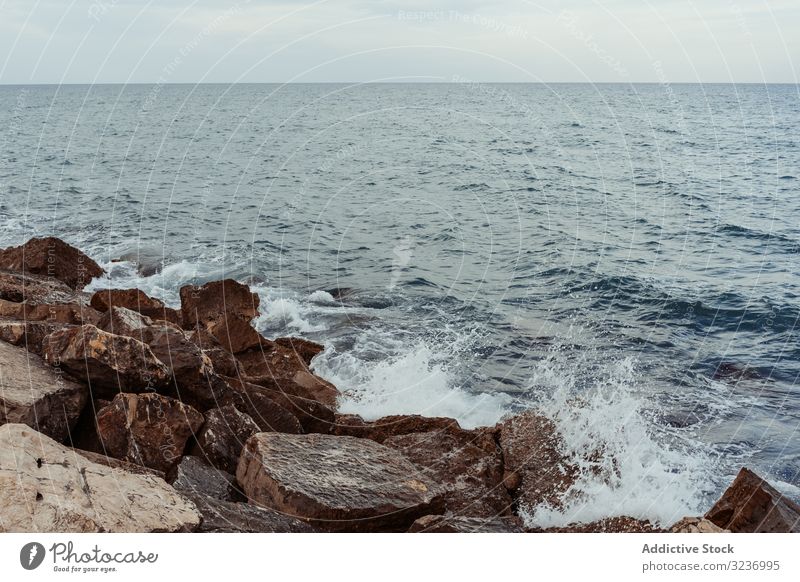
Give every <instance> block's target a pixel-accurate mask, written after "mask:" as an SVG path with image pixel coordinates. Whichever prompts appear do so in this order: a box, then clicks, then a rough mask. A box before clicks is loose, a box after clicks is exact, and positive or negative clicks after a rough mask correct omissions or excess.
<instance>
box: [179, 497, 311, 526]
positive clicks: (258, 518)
mask: <svg viewBox="0 0 800 582" xmlns="http://www.w3.org/2000/svg"><path fill="white" fill-rule="evenodd" d="M186 495H187V497H188V498H189V499H191V500H192V501H193V502H194V504H195V506H196V507H197V509H198V511H200V513H201V514H202V516H203V522H202V523H201V524H200V527H199V528H198V529H197V531H198V532H203V533H311V532H313V531H314V529H313V528H312V527H311V526H309V525H308V524H307V523H305V522H303V521H301V520H299V519H297V518H294V517H291V516H289V515H284V514H282V513H280V512H278V511H275V510H272V509H267V508H264V507H258V506H257V505H251V504H249V503H232V502H230V501H223V500H220V499H214V498H212V497H207V496H204V495H196V494H186Z"/></svg>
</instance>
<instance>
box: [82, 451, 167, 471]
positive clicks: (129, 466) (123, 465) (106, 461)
mask: <svg viewBox="0 0 800 582" xmlns="http://www.w3.org/2000/svg"><path fill="white" fill-rule="evenodd" d="M72 450H73V451H75V452H76V453H78V454H79V455H80V456H82V457H86V458H87V459H89V460H90V461H91V462H93V463H97V464H98V465H105V466H106V467H111V468H113V469H122V470H123V471H127V472H128V473H135V474H137V475H154V476H155V477H158V478H159V479H164V477H165V475H164V472H163V471H158V470H156V469H151V468H150V467H145V466H144V465H137V464H135V463H129V462H127V461H122V460H120V459H115V458H114V457H109V456H108V455H104V454H103V453H96V452H93V451H84V450H82V449H76V448H73V449H72Z"/></svg>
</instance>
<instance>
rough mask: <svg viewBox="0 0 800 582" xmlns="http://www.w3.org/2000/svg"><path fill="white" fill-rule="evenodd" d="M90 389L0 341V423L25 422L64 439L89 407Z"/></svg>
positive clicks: (37, 358)
mask: <svg viewBox="0 0 800 582" xmlns="http://www.w3.org/2000/svg"><path fill="white" fill-rule="evenodd" d="M87 393H88V390H87V389H86V386H82V385H81V384H78V383H76V382H73V381H72V380H69V379H68V378H65V377H64V376H62V375H60V374H58V372H57V371H56V370H53V368H51V367H50V366H47V365H46V364H45V362H44V361H43V360H42V359H41V358H40V357H39V356H36V355H34V354H29V353H28V352H26V351H25V350H24V349H23V348H19V347H14V346H11V345H8V344H6V343H3V342H0V424H6V423H22V424H26V425H28V426H30V427H32V428H34V429H36V430H37V431H39V432H41V433H44V434H46V435H48V436H50V437H52V438H54V439H57V440H64V439H66V438H67V437H68V436H69V434H70V429H71V428H72V427H73V426H75V423H76V422H77V421H78V418H79V416H80V414H81V410H83V407H84V405H85V404H86V399H87Z"/></svg>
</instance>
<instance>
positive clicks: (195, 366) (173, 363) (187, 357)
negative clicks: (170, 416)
mask: <svg viewBox="0 0 800 582" xmlns="http://www.w3.org/2000/svg"><path fill="white" fill-rule="evenodd" d="M142 341H143V342H144V343H146V344H147V345H148V347H149V348H150V349H151V350H152V352H153V355H154V356H155V357H156V358H158V359H159V360H161V361H162V362H164V364H166V365H167V368H168V369H169V375H170V376H171V377H172V380H173V381H174V382H175V384H176V385H177V386H178V387H188V386H191V385H193V384H196V383H197V382H199V381H201V380H203V379H205V378H206V377H207V376H208V375H209V374H211V373H212V372H213V366H212V364H211V360H210V359H209V358H208V356H206V355H204V354H203V351H202V350H201V349H200V348H199V347H197V346H196V345H195V344H194V343H193V342H192V341H190V340H189V338H188V337H186V334H185V333H184V332H183V331H182V330H180V329H177V328H175V327H172V326H171V325H169V324H165V325H152V326H149V327H146V328H144V329H143V330H142Z"/></svg>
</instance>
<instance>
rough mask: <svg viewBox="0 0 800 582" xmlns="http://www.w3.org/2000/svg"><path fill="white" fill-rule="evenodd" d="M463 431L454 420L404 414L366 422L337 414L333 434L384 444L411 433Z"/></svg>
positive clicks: (354, 415)
mask: <svg viewBox="0 0 800 582" xmlns="http://www.w3.org/2000/svg"><path fill="white" fill-rule="evenodd" d="M462 431H463V429H462V428H461V426H459V424H458V421H457V420H455V419H453V418H444V417H433V416H432V417H427V416H420V415H418V414H404V415H396V416H384V417H383V418H379V419H378V420H373V421H366V420H364V419H363V418H361V417H360V416H358V415H356V414H337V415H336V418H335V419H334V423H333V428H332V429H331V434H335V435H338V436H353V437H358V438H367V439H371V440H373V441H377V442H379V443H382V442H383V441H385V440H386V439H387V438H389V437H393V436H400V435H405V434H411V433H429V432H433V433H435V432H456V433H460V432H462Z"/></svg>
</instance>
